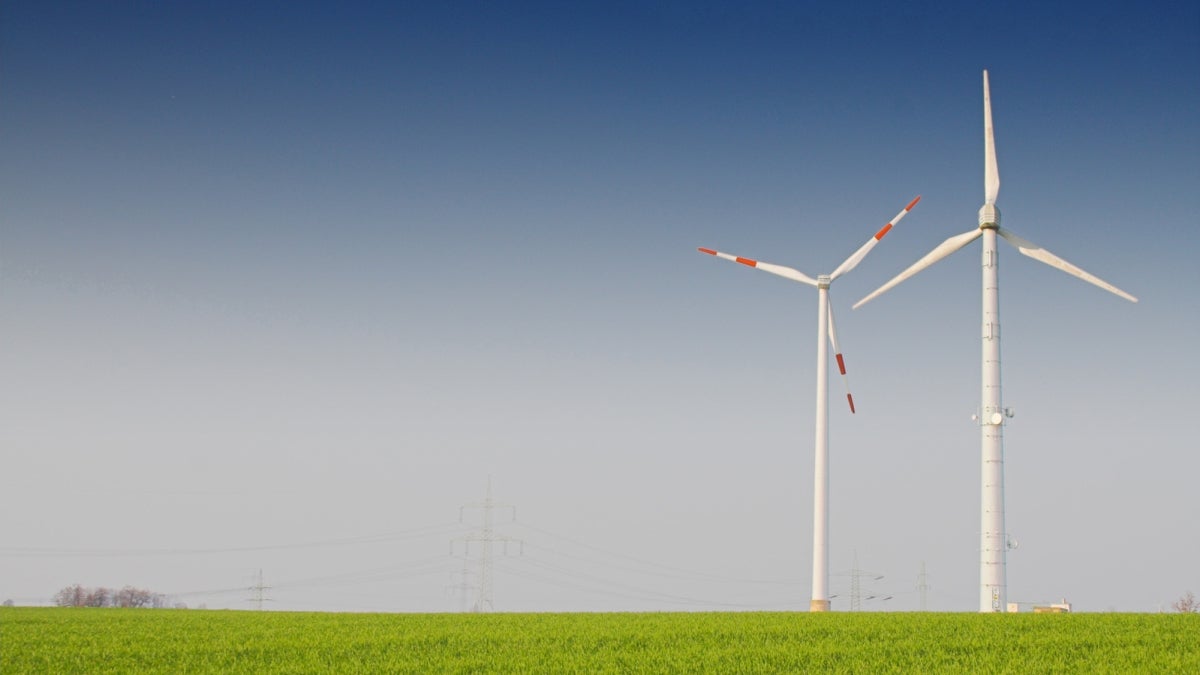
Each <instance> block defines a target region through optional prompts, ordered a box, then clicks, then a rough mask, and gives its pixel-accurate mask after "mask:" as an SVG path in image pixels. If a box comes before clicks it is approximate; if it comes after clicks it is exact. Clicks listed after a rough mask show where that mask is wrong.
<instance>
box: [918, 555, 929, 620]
mask: <svg viewBox="0 0 1200 675" xmlns="http://www.w3.org/2000/svg"><path fill="white" fill-rule="evenodd" d="M917 590H918V591H920V593H921V611H922V612H924V611H926V607H927V605H926V603H925V600H926V595H928V593H929V581H928V579H927V578H926V575H925V561H924V560H922V561H921V573H920V574H918V575H917Z"/></svg>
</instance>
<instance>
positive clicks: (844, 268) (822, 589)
mask: <svg viewBox="0 0 1200 675" xmlns="http://www.w3.org/2000/svg"><path fill="white" fill-rule="evenodd" d="M919 201H921V198H920V197H917V198H916V199H914V200H912V201H911V202H909V203H908V206H905V207H904V210H903V211H901V212H900V213H898V214H896V217H895V218H892V220H891V222H889V223H888V224H887V225H884V226H883V227H882V228H881V229H880V230H879V231H878V232H876V233H875V234H874V235H873V236H872V237H871V238H870V239H868V240H867V243H865V244H863V245H862V246H860V247H859V249H858V250H857V251H855V252H854V254H853V255H851V256H850V257H849V258H846V261H845V262H843V263H842V264H841V265H838V268H837V269H835V270H834V271H833V272H832V273H831V274H822V275H820V276H818V277H817V278H816V279H813V278H812V277H809V276H807V275H805V274H803V273H802V272H800V271H798V270H794V269H792V268H791V267H784V266H782V265H772V264H771V263H765V262H759V261H757V260H751V259H749V258H742V257H739V256H735V255H731V254H729V253H721V252H720V251H714V250H712V249H711V248H701V249H699V250H700V252H701V253H707V254H709V255H715V256H717V257H718V258H724V259H726V260H732V261H734V262H739V263H741V264H743V265H748V266H750V267H753V268H755V269H760V270H762V271H764V272H770V273H771V274H775V275H778V276H781V277H783V278H784V279H791V280H792V281H799V282H800V283H802V284H808V285H809V286H815V287H816V289H817V423H816V468H815V470H814V473H813V570H812V572H813V581H812V601H811V602H810V603H809V609H810V610H811V611H814V612H827V611H829V410H828V408H829V353H828V351H827V350H826V346H825V339H826V335H828V339H829V342H830V343H832V344H833V352H834V355H835V357H836V358H837V363H838V370H839V371H841V373H842V379H843V380H844V381H845V382H846V400H847V401H848V402H849V403H850V412H851V413H853V412H854V397H853V396H851V395H850V382H849V380H848V379H846V362H845V360H844V359H842V349H841V347H839V346H838V341H837V331H836V330H835V329H834V325H833V308H832V307H831V306H830V302H829V285H830V284H831V283H833V280H834V279H837V278H838V277H840V276H841V275H843V274H845V273H846V272H849V271H850V270H852V269H854V268H855V266H857V265H858V263H860V262H862V259H863V258H864V257H866V255H867V253H869V252H870V251H871V249H873V248H875V245H876V244H878V243H879V240H880V239H883V237H884V235H886V234H887V233H888V231H889V230H891V229H892V227H893V226H895V224H896V223H898V222H900V219H902V218H904V216H905V215H906V214H907V213H908V212H909V211H911V210H912V207H914V206H916V205H917V202H919Z"/></svg>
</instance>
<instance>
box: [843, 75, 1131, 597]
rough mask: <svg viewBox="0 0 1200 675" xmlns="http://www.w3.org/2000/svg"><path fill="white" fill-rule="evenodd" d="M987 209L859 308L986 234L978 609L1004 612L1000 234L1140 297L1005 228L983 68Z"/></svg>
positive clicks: (1033, 254) (1042, 257)
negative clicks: (974, 226)
mask: <svg viewBox="0 0 1200 675" xmlns="http://www.w3.org/2000/svg"><path fill="white" fill-rule="evenodd" d="M983 151H984V165H983V207H982V208H981V209H979V227H978V228H977V229H974V230H971V231H969V232H964V233H962V234H957V235H954V236H953V237H950V238H949V239H947V240H946V241H943V242H942V243H941V244H939V245H938V246H937V248H935V249H933V250H932V251H930V252H929V254H928V255H926V256H925V257H924V258H921V259H920V260H918V261H917V262H915V263H913V264H912V266H911V267H909V268H908V269H906V270H904V271H903V272H901V273H900V274H898V275H896V277H895V278H893V279H892V280H891V281H889V282H887V283H886V284H884V285H882V286H880V287H879V288H878V289H877V290H875V292H873V293H871V294H870V295H868V296H867V297H865V298H863V299H862V300H859V301H858V302H857V303H855V304H854V309H858V308H859V307H861V306H863V305H864V304H866V303H867V302H869V301H871V300H872V299H874V298H876V297H878V296H879V295H881V294H882V293H884V292H886V291H887V290H888V289H890V288H892V287H893V286H895V285H896V284H899V283H900V282H902V281H904V280H905V279H907V278H909V277H911V276H913V275H914V274H916V273H917V272H920V271H921V270H923V269H925V268H926V267H929V266H930V265H932V264H934V263H935V262H937V261H939V260H941V259H942V258H945V257H946V256H948V255H950V254H951V253H954V252H955V251H957V250H958V249H960V248H962V247H964V246H966V245H967V244H969V243H971V242H973V241H975V240H976V239H978V238H980V237H983V331H982V337H983V388H982V405H981V407H980V413H981V414H980V415H979V416H978V418H977V419H978V421H979V426H980V436H981V444H982V454H983V472H982V499H981V515H980V558H979V611H980V612H1000V611H1004V608H1005V607H1006V605H1007V601H1008V600H1007V582H1006V580H1005V579H1006V577H1005V565H1006V559H1005V558H1006V553H1007V552H1006V547H1007V545H1008V543H1007V541H1006V538H1005V531H1004V445H1003V437H1002V429H1003V425H1004V419H1005V417H1006V416H1007V413H1006V412H1005V410H1004V408H1003V407H1002V406H1001V401H1000V276H999V264H1000V259H999V255H998V254H999V251H998V250H997V248H996V235H1000V236H1001V237H1003V238H1004V239H1005V240H1007V241H1008V243H1010V244H1012V245H1013V246H1015V247H1016V248H1017V250H1018V251H1020V252H1021V254H1022V255H1026V256H1029V257H1030V258H1033V259H1034V260H1038V261H1041V262H1044V263H1046V264H1047V265H1050V266H1051V267H1056V268H1058V269H1060V270H1062V271H1064V272H1066V273H1067V274H1070V275H1071V276H1074V277H1079V278H1080V279H1083V280H1084V281H1086V282H1088V283H1090V284H1094V285H1096V286H1099V287H1100V288H1103V289H1104V290H1106V291H1108V292H1110V293H1113V294H1116V295H1119V296H1121V297H1122V298H1125V299H1126V300H1129V301H1130V302H1137V298H1135V297H1133V296H1132V295H1130V294H1128V293H1126V292H1125V291H1122V290H1121V289H1119V288H1117V287H1116V286H1113V285H1112V284H1109V283H1107V282H1105V281H1103V280H1101V279H1099V278H1097V277H1095V276H1092V275H1091V274H1088V273H1087V272H1085V271H1083V270H1081V269H1079V268H1078V267H1076V266H1074V265H1072V264H1071V263H1069V262H1067V261H1065V260H1063V259H1062V258H1059V257H1058V256H1056V255H1054V254H1053V253H1051V252H1049V251H1047V250H1046V249H1044V248H1042V247H1041V246H1038V245H1037V244H1034V243H1033V242H1031V241H1029V240H1027V239H1022V238H1021V237H1018V236H1017V235H1015V234H1013V233H1012V232H1010V231H1008V230H1006V229H1004V228H1002V227H1000V210H999V209H998V208H996V195H997V194H998V193H999V192H1000V171H999V168H998V167H997V164H996V141H995V138H994V137H993V133H992V98H991V94H990V92H989V89H988V73H987V71H986V70H985V71H983Z"/></svg>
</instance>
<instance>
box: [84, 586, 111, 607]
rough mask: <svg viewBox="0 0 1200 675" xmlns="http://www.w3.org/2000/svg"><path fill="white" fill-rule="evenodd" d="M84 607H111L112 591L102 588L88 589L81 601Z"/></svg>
mask: <svg viewBox="0 0 1200 675" xmlns="http://www.w3.org/2000/svg"><path fill="white" fill-rule="evenodd" d="M83 606H84V607H111V606H112V591H110V590H108V589H107V588H104V587H103V586H102V587H100V588H92V589H88V592H87V596H86V597H84V599H83Z"/></svg>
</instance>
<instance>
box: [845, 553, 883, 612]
mask: <svg viewBox="0 0 1200 675" xmlns="http://www.w3.org/2000/svg"><path fill="white" fill-rule="evenodd" d="M864 576H867V577H870V581H879V580H880V579H882V578H883V575H882V574H876V573H875V572H867V571H865V570H862V569H859V567H858V550H855V551H854V567H853V568H852V569H851V570H850V611H851V612H861V611H862V602H863V600H891V599H892V596H890V595H888V596H885V597H880V595H879V594H878V593H875V592H872V591H868V592H869V593H871V594H870V595H868V596H867V597H866V598H864V597H863V589H862V578H863V577H864Z"/></svg>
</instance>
